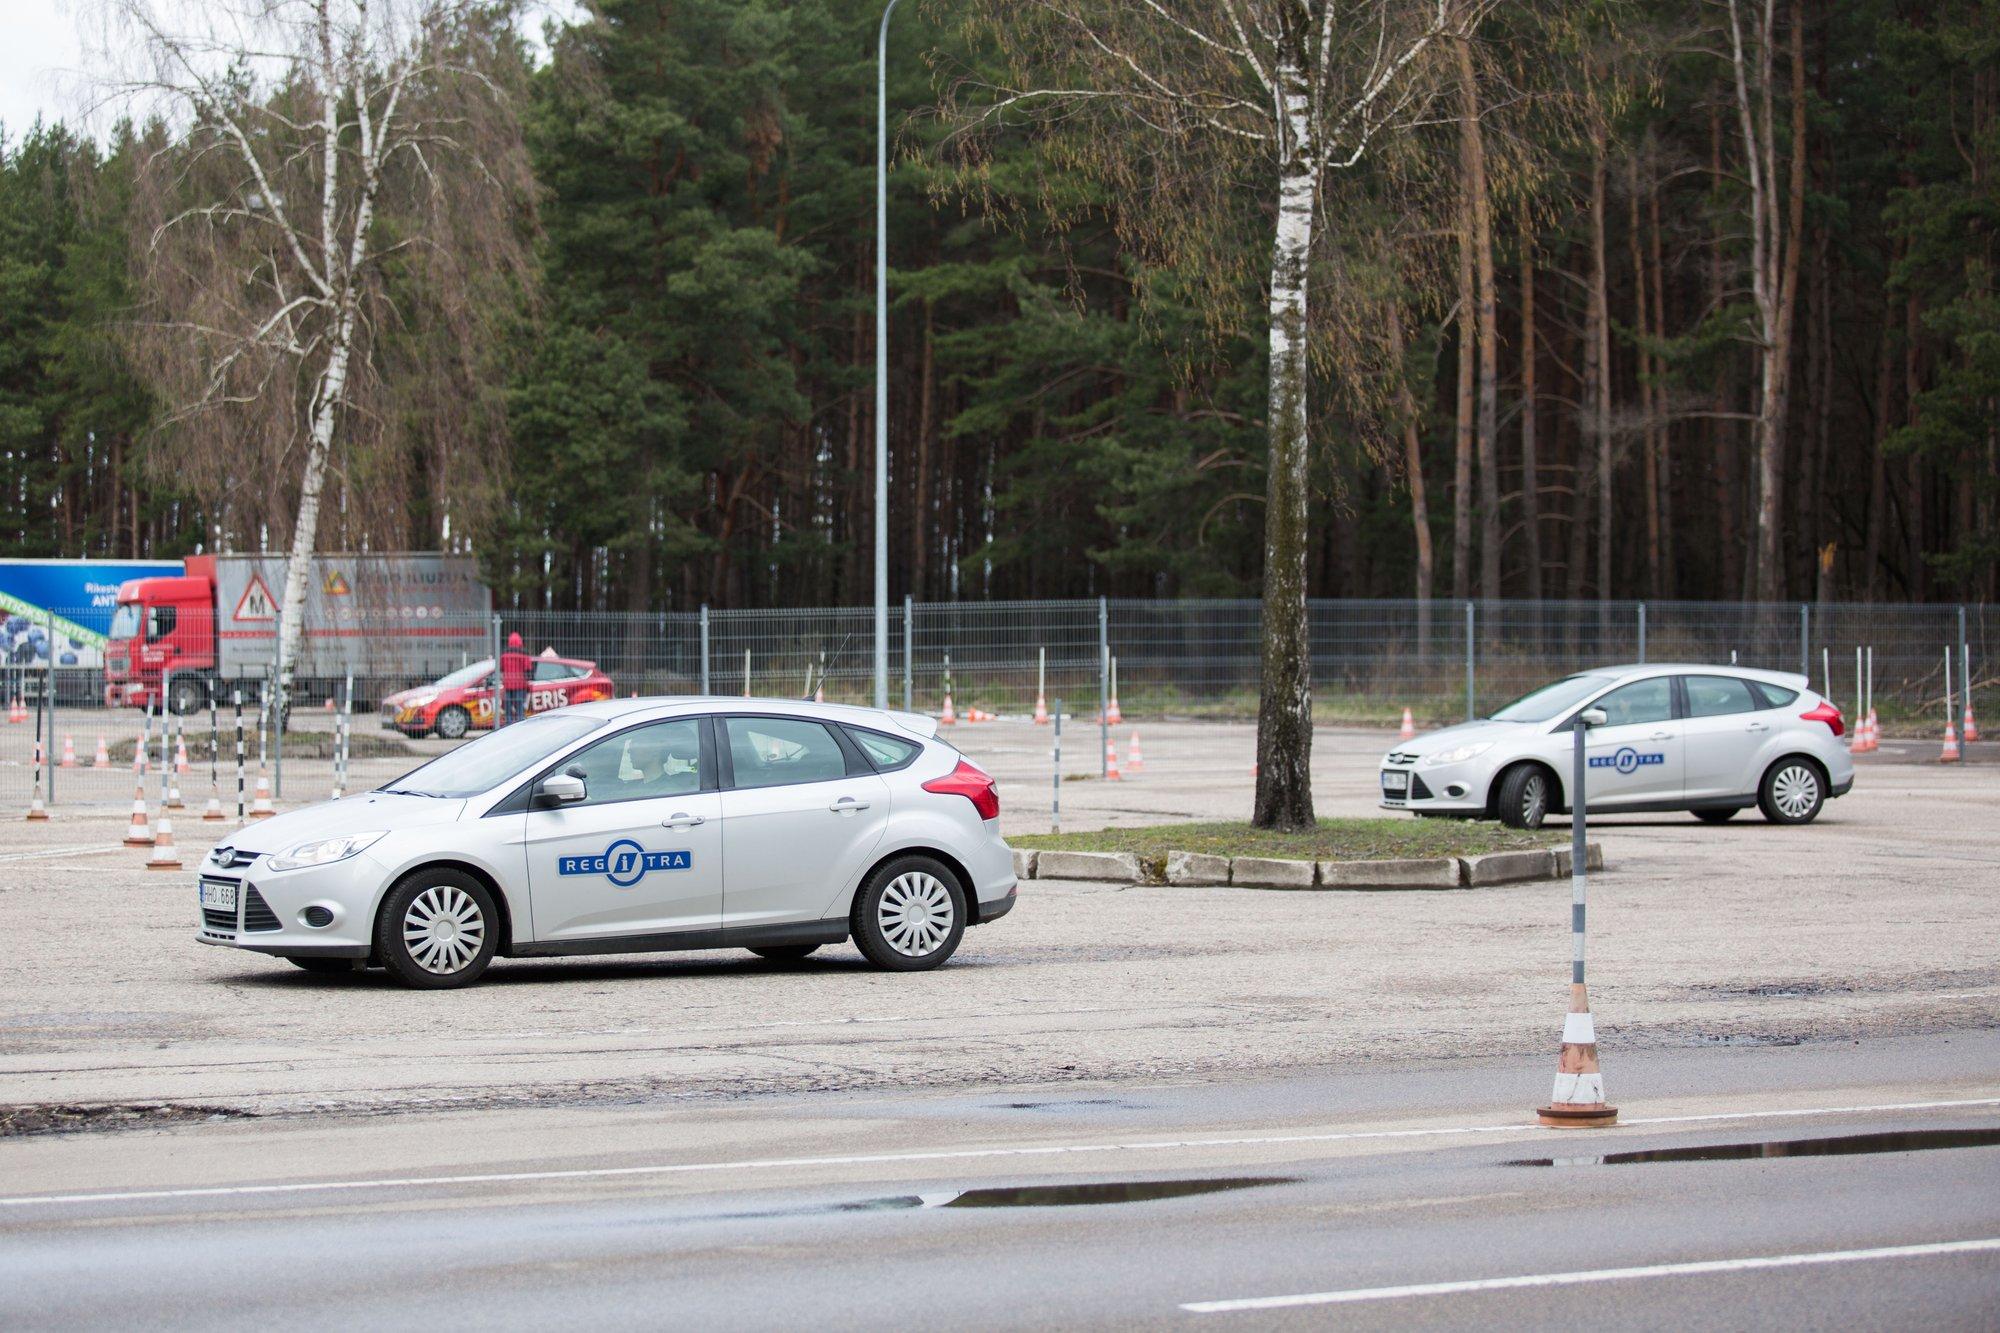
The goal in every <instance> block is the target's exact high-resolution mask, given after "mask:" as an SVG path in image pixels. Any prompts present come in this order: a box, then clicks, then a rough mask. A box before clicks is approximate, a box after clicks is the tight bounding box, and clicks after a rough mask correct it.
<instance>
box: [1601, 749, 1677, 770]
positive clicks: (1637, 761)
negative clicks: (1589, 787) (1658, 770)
mask: <svg viewBox="0 0 2000 1333" xmlns="http://www.w3.org/2000/svg"><path fill="white" fill-rule="evenodd" d="M1666 762H1667V756H1666V755H1665V754H1663V753H1662V752H1660V751H1658V750H1654V751H1651V752H1648V751H1645V750H1635V749H1633V748H1632V747H1631V746H1629V745H1621V746H1619V747H1618V751H1617V753H1615V754H1600V755H1594V756H1592V757H1591V760H1590V766H1591V767H1592V768H1615V769H1617V770H1618V772H1619V774H1620V775H1621V776H1625V775H1630V774H1633V773H1636V772H1638V771H1639V770H1640V769H1642V768H1645V767H1647V766H1649V765H1652V764H1664V763H1666Z"/></svg>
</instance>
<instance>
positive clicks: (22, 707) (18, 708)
mask: <svg viewBox="0 0 2000 1333" xmlns="http://www.w3.org/2000/svg"><path fill="white" fill-rule="evenodd" d="M7 720H8V721H9V722H26V721H27V720H28V705H27V702H26V701H25V700H23V699H22V698H21V696H20V695H18V694H17V695H15V696H14V698H13V700H12V701H11V702H10V703H8V705H7Z"/></svg>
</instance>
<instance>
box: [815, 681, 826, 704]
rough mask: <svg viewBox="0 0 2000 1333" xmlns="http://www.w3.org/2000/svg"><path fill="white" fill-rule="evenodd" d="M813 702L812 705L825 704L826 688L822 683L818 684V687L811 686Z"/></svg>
mask: <svg viewBox="0 0 2000 1333" xmlns="http://www.w3.org/2000/svg"><path fill="white" fill-rule="evenodd" d="M813 702H814V703H816V704H823V703H825V702H826V686H825V684H823V683H822V684H819V685H815V686H813Z"/></svg>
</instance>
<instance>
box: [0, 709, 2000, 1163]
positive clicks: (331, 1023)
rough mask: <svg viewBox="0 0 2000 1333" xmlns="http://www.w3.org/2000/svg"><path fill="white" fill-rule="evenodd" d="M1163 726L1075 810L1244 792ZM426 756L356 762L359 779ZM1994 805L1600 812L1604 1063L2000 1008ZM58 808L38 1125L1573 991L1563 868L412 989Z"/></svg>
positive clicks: (657, 1076)
mask: <svg viewBox="0 0 2000 1333" xmlns="http://www.w3.org/2000/svg"><path fill="white" fill-rule="evenodd" d="M1140 730H1141V732H1142V736H1143V744H1144V746H1145V751H1146V762H1145V765H1144V767H1143V769H1142V770H1141V771H1140V773H1139V774H1137V775H1131V776H1128V777H1127V778H1126V779H1125V780H1124V781H1121V782H1118V783H1109V782H1104V781H1102V780H1097V779H1090V780H1082V781H1070V782H1065V783H1064V784H1063V785H1062V802H1063V826H1064V827H1065V828H1091V827H1103V826H1106V825H1109V824H1119V825H1131V824H1140V823H1151V822H1162V821H1171V820H1184V819H1206V818H1221V817H1240V816H1241V815H1242V814H1243V812H1244V811H1246V810H1247V809H1248V806H1249V792H1250V757H1251V752H1252V729H1251V728H1250V727H1248V726H1235V725H1228V724H1193V723H1188V724H1157V725H1156V724H1152V723H1146V724H1142V725H1141V727H1140ZM1129 731H1130V728H1129V727H1127V728H1121V729H1120V731H1119V740H1120V750H1121V759H1122V758H1123V757H1124V754H1123V751H1124V749H1125V737H1126V734H1127V733H1128V732H1129ZM1073 737H1074V738H1076V740H1075V741H1072V738H1073ZM954 739H955V740H956V742H957V743H958V744H959V745H961V746H962V747H963V748H964V749H965V750H966V751H967V752H968V753H969V754H971V755H972V756H973V757H974V758H976V759H978V760H979V761H981V762H982V763H985V764H987V765H988V766H989V767H990V768H992V769H993V770H994V772H995V773H996V775H997V776H999V777H1000V778H1001V779H1002V783H1003V801H1004V814H1003V819H1004V821H1005V827H1006V828H1007V830H1008V831H1009V832H1010V833H1026V832H1032V831H1043V830H1046V829H1047V828H1048V827H1049V822H1050V821H1049V817H1048V813H1049V812H1048V809H1047V800H1048V795H1049V791H1050V785H1051V784H1050V782H1049V766H1048V733H1047V731H1046V730H1045V729H1037V728H1032V727H1030V726H1028V725H1026V724H1014V723H996V724H986V725H983V726H976V727H965V726H961V727H960V728H958V729H957V731H956V733H955V735H954ZM1064 739H1065V742H1066V745H1065V761H1066V762H1065V766H1064V767H1065V769H1066V771H1069V772H1073V773H1083V772H1085V771H1087V770H1090V771H1094V769H1095V768H1096V760H1097V757H1098V754H1099V750H1098V747H1097V744H1096V730H1095V728H1086V727H1081V726H1072V727H1070V728H1068V729H1067V734H1066V735H1065V737H1064ZM1390 739H1392V737H1391V735H1390V734H1388V733H1370V732H1357V731H1345V730H1333V729H1328V730H1324V731H1322V732H1321V734H1320V736H1319V741H1318V748H1317V751H1316V758H1315V785H1316V792H1317V794H1318V797H1319V806H1320V812H1321V813H1322V814H1323V815H1366V814H1372V813H1375V810H1374V804H1373V791H1374V773H1375V767H1374V766H1375V761H1376V758H1377V757H1378V756H1379V754H1380V752H1381V750H1382V749H1383V748H1385V745H1386V743H1387V742H1388V741H1389V740H1390ZM1899 758H1901V760H1902V761H1901V762H1898V759H1899ZM400 769H401V766H400V765H397V764H395V763H392V762H380V761H371V762H369V763H367V764H359V765H357V772H356V783H355V785H356V786H360V785H364V784H365V783H368V782H375V781H381V780H384V779H386V778H387V777H389V776H393V774H394V773H395V772H398V771H400ZM128 782H129V779H128ZM127 791H128V792H129V785H128V787H127ZM205 794H206V793H205V787H202V788H198V789H197V790H192V791H189V792H188V799H189V800H190V802H191V803H192V805H191V808H190V809H189V810H187V811H185V812H183V818H182V819H180V820H177V821H176V829H177V832H178V833H179V836H180V840H181V843H182V846H183V849H184V850H183V852H182V855H183V857H184V859H186V860H187V862H188V864H189V865H190V866H192V865H193V864H194V862H195V857H196V856H198V855H199V854H200V853H201V852H202V851H204V850H205V849H206V847H207V846H208V845H209V843H210V842H211V841H212V840H213V838H212V836H204V835H203V832H202V830H203V829H204V827H205V826H204V825H202V824H201V823H200V822H199V821H198V819H196V818H194V816H196V815H198V813H199V808H200V804H201V800H202V799H203V797H204V796H205ZM127 800H129V796H128V797H127ZM1995 809H2000V764H1993V765H1991V766H1987V765H1982V764H1978V763H1973V764H1967V765H1962V766H1959V767H1957V768H1943V767H1939V766H1936V765H1926V764H1922V763H1918V762H1914V761H1913V757H1910V756H1903V757H1896V756H1891V757H1889V758H1887V759H1878V760H1875V761H1868V760H1864V761H1863V768H1862V773H1861V777H1860V780H1859V782H1858V783H1857V785H1856V789H1855V791H1854V793H1853V794H1852V795H1850V796H1848V797H1847V798H1845V799H1843V800H1841V801H1837V802H1834V803H1833V804H1831V805H1830V806H1829V807H1828V809H1827V812H1826V813H1825V814H1824V815H1823V816H1822V817H1821V819H1820V821H1819V822H1818V823H1817V824H1816V825H1814V826H1812V827H1809V828H1806V829H1776V828H1772V827H1770V826H1767V825H1765V824H1764V823H1763V822H1762V821H1761V820H1759V819H1757V818H1755V817H1754V816H1752V817H1747V818H1746V817H1739V819H1738V820H1737V821H1736V822H1734V823H1732V824H1729V825H1725V826H1721V827H1713V828H1711V827H1707V826H1704V825H1701V824H1698V823H1696V822H1695V821H1694V820H1693V819H1691V818H1688V817H1686V816H1657V817H1636V816H1635V817H1629V818H1626V819H1606V820H1604V821H1602V822H1599V823H1594V824H1593V838H1594V839H1595V840H1600V841H1602V842H1603V843H1604V845H1605V849H1606V854H1607V857H1608V859H1609V863H1610V864H1609V867H1608V872H1607V873H1605V874H1602V875H1600V876H1594V877H1593V879H1592V896H1593V903H1592V909H1593V910H1592V913H1591V925H1592V930H1593V934H1592V940H1591V947H1592V963H1591V966H1592V972H1591V975H1592V978H1593V987H1592V989H1593V999H1594V1002H1595V1008H1596V1011H1597V1015H1598V1023H1599V1028H1600V1031H1601V1032H1602V1034H1603V1037H1602V1039H1603V1041H1604V1043H1605V1045H1606V1048H1607V1052H1608V1053H1609V1052H1615V1051H1616V1050H1617V1049H1618V1048H1619V1047H1620V1046H1626V1047H1633V1046H1666V1047H1671V1046H1676V1045H1683V1046H1685V1045H1699V1044H1704V1043H1722V1044H1741V1045H1757V1044H1771V1043H1786V1044H1789V1043H1794V1042H1799V1041H1818V1040H1833V1039H1846V1038H1853V1037H1859V1036H1864V1035H1881V1034H1894V1033H1909V1032H1936V1031H1950V1030H1957V1029H1967V1028H1978V1027H1990V1026H1993V1025H1995V1024H1996V1015H2000V950H1996V948H1995V946H1994V943H1993V941H1994V940H1996V939H2000V820H1996V819H1995V818H1994V815H1993V812H1994V811H1995ZM58 813H59V817H58V819H57V820H55V821H53V822H51V823H49V824H46V825H39V826H37V825H28V824H19V823H13V824H10V825H9V827H10V829H11V830H12V831H11V832H10V833H9V835H8V836H7V837H6V838H5V839H4V841H0V930H4V931H5V932H6V934H7V936H8V938H10V939H12V940H14V941H15V946H14V949H13V957H12V959H11V965H10V966H9V967H8V968H7V969H6V970H5V971H4V972H0V1105H5V1106H7V1107H10V1108H11V1109H12V1111H13V1113H14V1115H13V1119H15V1120H16V1121H17V1122H18V1123H19V1124H21V1125H23V1126H34V1125H41V1124H46V1123H51V1122H52V1121H55V1120H61V1119H62V1117H58V1116H55V1115H54V1113H53V1112H52V1111H51V1110H50V1109H49V1108H58V1107H69V1106H78V1105H83V1106H89V1105H95V1104H104V1103H117V1104H119V1105H120V1106H121V1107H130V1106H135V1105H136V1106H140V1107H145V1106H148V1105H152V1104H166V1105H168V1106H171V1107H176V1108H181V1109H180V1110H178V1111H176V1112H174V1114H177V1115H185V1114H186V1113H187V1109H188V1108H194V1107H200V1108H202V1110H203V1112H204V1113H221V1112H231V1113H252V1114H281V1113H290V1112H303V1111H312V1110H320V1109H339V1110H342V1111H351V1112H370V1111H384V1112H386V1111H394V1110H402V1109H414V1108H421V1107H438V1106H481V1105H519V1104H537V1103H588V1102H604V1101H621V1100H644V1099H669V1098H681V1097H707V1096H715V1095H731V1094H741V1093H746V1092H757V1091H802V1090H812V1089H835V1088H844V1089H854V1088H871V1087H880V1088H893V1087H910V1086H917V1085H922V1086H925V1087H928V1088H933V1089H936V1088H951V1087H972V1086H977V1085H981V1084H989V1083H998V1082H1005V1083H1024V1082H1042V1081H1047V1082H1061V1081H1063V1080H1066V1079H1078V1080H1081V1079H1131V1080H1174V1081H1194V1080H1208V1079H1214V1078H1226V1077H1229V1076H1232V1075H1240V1074H1253V1073H1254V1074H1260V1075H1269V1074H1282V1073H1287V1072H1309V1071H1315V1070H1338V1069H1353V1068H1360V1067H1367V1066H1372V1065H1376V1064H1380V1063H1383V1062H1393V1061H1411V1060H1424V1059H1430V1058H1439V1057H1453V1056H1464V1055H1475V1054H1490V1055H1500V1054H1511V1053H1532V1052H1537V1051H1552V1050H1553V1046H1554V1043H1555V1040H1556V1035H1557V1032H1558V1029H1559V1024H1560V1021H1561V1020H1560V1014H1561V1012H1562V1010H1563V1008H1564V1007H1565V1002H1566V995H1565V983H1566V981H1567V972H1568V969H1567V959H1568V948H1569V945H1568V938H1567V932H1568V918H1569V912H1568V897H1569V886H1568V885H1567V884H1564V883H1540V884H1524V885H1514V886H1507V887H1503V888H1496V889H1485V890H1478V891H1464V892H1445V893H1268V892H1258V891H1255V890H1244V889H1182V888H1140V887H1134V888H1125V887H1119V886H1093V885H1081V884H1067V883H1062V882H1057V881H1035V882H1033V883H1031V884H1029V885H1028V886H1026V887H1025V888H1024V892H1023V900H1022V903H1021V906H1020V908H1019V909H1018V910H1017V911H1015V912H1014V913H1013V914H1012V915H1011V916H1009V917H1007V918H1006V919H1005V920H1003V921H1000V922H998V923H995V924H994V925H992V926H990V927H984V928H980V929H977V930H974V931H972V932H971V933H970V934H968V936H967V938H966V942H965V945H964V948H963V949H962V951H961V953H960V954H959V957H958V959H957V960H955V961H954V962H953V963H952V964H951V965H949V966H947V967H945V968H943V969H941V970H939V971H936V972H932V973H927V974H922V975H915V976H888V975H884V974H880V973H876V972H873V971H870V970H868V969H867V968H866V967H865V966H864V965H863V964H862V962H861V960H860V956H859V955H858V954H857V953H856V952H854V951H853V950H852V949H851V948H845V947H843V948H840V949H834V950H824V951H822V954H821V955H820V956H819V957H817V958H816V959H815V960H814V961H813V962H812V963H810V964H808V965H806V966H804V967H800V968H796V969H782V968H775V967H771V966H769V965H765V964H761V963H758V962H756V961H754V960H752V959H750V958H748V957H747V956H746V955H743V954H737V953H714V954H691V955H690V954H683V955H662V956H651V957H640V958H630V959H616V958H614V959H574V960H535V961H502V962H501V963H499V964H497V965H496V966H495V968H494V969H493V971H492V972H491V973H490V974H489V980H488V982H487V984H484V985H481V986H479V987H475V988H473V989H470V990H465V991H456V992H445V993H438V994H414V993H410V992H406V991H401V990H396V989H393V988H391V987H390V986H389V985H388V984H387V983H386V982H385V981H384V980H383V979H382V976H381V974H380V973H369V974H365V975H362V976H358V977H354V978H351V979H350V978H336V979H331V980H329V979H326V978H320V977H314V976H309V975H307V974H305V973H302V972H298V971H296V970H294V969H292V968H290V967H288V966H286V965H285V964H283V963H281V962H278V961H276V960H272V959H266V958H262V957H258V956H255V955H248V954H239V953H236V952H234V951H231V950H224V949H216V948H207V947H203V946H201V945H199V944H197V943H195V941H194V939H193V906H192V903H193V889H192V884H193V876H192V874H190V873H180V874H172V873H161V872H147V871H145V870H143V869H141V868H140V863H141V862H142V861H143V859H144V856H145V853H143V852H138V851H128V850H125V849H123V848H120V847H118V846H117V838H118V836H119V833H120V831H121V827H122V823H123V814H122V812H120V811H117V810H116V809H107V810H103V811H101V812H99V813H96V814H86V813H81V812H79V811H77V810H74V809H64V808H62V807H59V808H58ZM206 827H207V828H208V829H226V828H227V827H228V826H227V825H208V826H206ZM1607 1059H1610V1060H1614V1061H1615V1055H1614V1054H1608V1055H1607ZM1613 1067H1615V1065H1614V1066H1613ZM1527 1095H1533V1093H1529V1094H1527ZM30 1107H37V1108H42V1109H40V1110H38V1111H37V1112H36V1113H35V1114H33V1115H29V1114H26V1111H27V1109H28V1108H30ZM7 1118H8V1117H7V1116H5V1115H0V1121H4V1120H6V1119H7ZM72 1119H73V1117H72ZM144 1119H145V1117H144V1115H143V1114H141V1115H139V1116H136V1117H134V1116H128V1115H124V1114H122V1113H121V1114H120V1115H118V1116H115V1117H105V1118H102V1123H106V1124H131V1123H144Z"/></svg>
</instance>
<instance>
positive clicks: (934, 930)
mask: <svg viewBox="0 0 2000 1333" xmlns="http://www.w3.org/2000/svg"><path fill="white" fill-rule="evenodd" d="M964 936H965V889H964V888H963V886H961V885H960V884H959V882H958V876H957V875H955V874H953V873H952V872H951V870H950V868H949V867H947V866H945V865H944V864H943V863H942V862H939V861H935V860H933V859H931V858H930V857H928V856H899V857H897V858H896V859H895V860H893V861H891V862H889V863H888V864H887V865H885V866H883V867H882V868H881V869H879V870H877V871H876V872H875V873H874V874H873V875H871V876H869V878H868V882H867V883H866V884H865V885H863V886H862V889H861V892H860V894H859V895H858V896H857V897H856V898H855V902H854V942H855V943H856V944H857V945H859V946H860V948H861V952H862V954H863V955H864V956H865V957H866V958H867V959H868V961H869V962H871V963H873V964H875V966H877V967H880V968H884V969H886V970H888V971H891V972H923V971H927V970H929V969H930V968H933V967H936V966H937V965H938V964H940V963H942V962H943V961H944V960H945V959H947V958H949V957H951V956H952V954H953V953H954V952H956V950H957V949H958V942H959V940H960V939H962V938H964Z"/></svg>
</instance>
